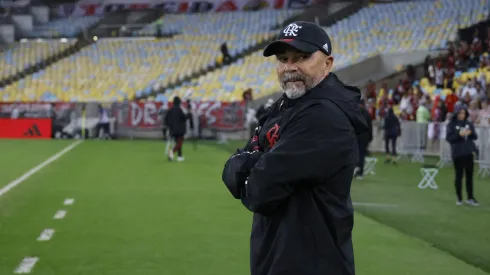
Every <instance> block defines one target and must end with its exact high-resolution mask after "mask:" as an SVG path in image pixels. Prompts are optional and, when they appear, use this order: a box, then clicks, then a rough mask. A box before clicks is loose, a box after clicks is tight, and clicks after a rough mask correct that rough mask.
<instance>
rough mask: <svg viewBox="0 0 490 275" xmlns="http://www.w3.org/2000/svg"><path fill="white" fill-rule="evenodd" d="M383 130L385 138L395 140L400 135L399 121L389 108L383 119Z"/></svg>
mask: <svg viewBox="0 0 490 275" xmlns="http://www.w3.org/2000/svg"><path fill="white" fill-rule="evenodd" d="M383 128H384V130H385V138H395V137H397V136H399V135H400V134H401V127H400V120H399V119H398V118H397V117H396V115H395V113H394V112H393V109H391V108H390V109H389V110H388V114H387V115H386V117H385V119H384V124H383Z"/></svg>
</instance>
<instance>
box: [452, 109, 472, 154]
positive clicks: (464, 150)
mask: <svg viewBox="0 0 490 275" xmlns="http://www.w3.org/2000/svg"><path fill="white" fill-rule="evenodd" d="M461 109H464V110H465V112H466V117H465V120H458V112H459V111H460V110H461ZM467 118H468V110H466V108H464V107H459V108H457V109H456V110H455V112H454V115H453V118H452V120H451V121H450V122H449V124H448V125H447V126H446V140H447V141H448V142H449V143H450V144H451V155H452V157H453V159H454V158H457V157H464V156H469V155H472V154H473V152H475V151H476V146H475V143H474V142H473V141H474V140H476V139H477V138H478V136H477V135H476V132H475V126H473V123H471V122H470V121H468V120H467ZM464 128H467V129H469V130H470V131H471V134H470V135H469V136H468V137H466V138H465V137H462V136H460V135H459V131H460V130H462V129H464Z"/></svg>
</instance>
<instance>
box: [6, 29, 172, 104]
mask: <svg viewBox="0 0 490 275" xmlns="http://www.w3.org/2000/svg"><path fill="white" fill-rule="evenodd" d="M172 45H173V44H172V42H171V41H170V40H167V39H163V40H155V39H144V40H140V39H138V40H112V39H108V40H106V39H101V40H99V41H98V43H94V44H92V45H90V46H88V47H85V48H83V49H82V50H81V51H79V52H78V53H76V54H74V55H72V56H70V57H69V58H65V59H62V60H60V61H59V62H57V63H55V64H53V65H52V66H50V67H48V68H46V69H45V70H42V71H40V72H37V73H35V74H33V75H30V76H28V77H26V78H25V79H23V80H20V81H19V82H17V83H15V84H13V85H11V86H8V87H7V88H6V89H5V92H6V93H7V95H9V96H10V97H12V96H13V97H14V98H11V99H16V100H19V99H20V100H23V98H35V99H38V100H63V101H82V100H83V101H95V100H101V101H114V100H123V99H125V98H131V97H133V96H134V93H135V92H136V91H137V90H140V89H144V88H145V87H147V86H148V83H149V82H150V81H152V80H154V79H156V78H157V77H158V76H159V75H161V74H164V75H170V73H171V72H172V71H173V69H172V67H174V66H177V62H176V61H177V59H171V58H166V57H168V54H169V53H171V52H173V51H175V50H176V49H175V48H173V47H172ZM164 58H166V59H165V62H162V60H164ZM22 87H24V89H23V88H22ZM21 90H24V92H23V93H21V94H20V93H17V94H16V93H15V92H14V91H21Z"/></svg>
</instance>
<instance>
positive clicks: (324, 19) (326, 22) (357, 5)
mask: <svg viewBox="0 0 490 275" xmlns="http://www.w3.org/2000/svg"><path fill="white" fill-rule="evenodd" d="M363 6H364V2H363V1H358V2H356V1H354V2H353V3H352V4H350V5H348V6H346V7H344V8H342V9H340V10H338V11H336V12H335V13H333V14H329V13H328V12H325V10H326V9H327V8H326V7H318V6H315V7H311V8H309V9H308V10H306V11H305V12H303V13H300V14H298V15H296V16H293V17H291V18H289V19H287V20H286V21H284V22H283V23H282V24H278V25H276V26H274V27H272V28H271V30H278V29H280V28H282V27H284V26H285V25H287V24H290V23H292V22H295V21H301V20H302V21H313V20H311V18H315V17H317V18H318V20H319V21H320V22H321V24H322V25H323V26H330V25H333V24H335V22H337V21H339V20H341V19H343V18H345V17H347V16H350V15H351V14H354V13H356V12H357V11H359V10H360V9H362V8H363ZM318 10H320V11H323V14H318ZM317 14H318V15H317ZM275 38H276V35H272V36H271V37H270V38H269V39H267V40H266V41H263V42H261V43H257V44H255V45H252V46H250V47H248V48H246V49H245V50H243V51H242V52H240V53H238V54H236V55H233V56H232V58H231V61H230V62H229V63H228V64H224V63H218V62H216V63H214V64H212V65H209V66H207V67H205V68H202V69H199V70H197V71H195V72H193V73H192V74H190V75H188V76H186V77H184V78H181V79H179V80H177V81H175V82H173V83H171V84H169V85H167V86H165V87H162V88H160V89H158V90H153V91H152V92H151V93H150V94H146V95H141V96H139V97H137V98H136V99H138V100H143V99H145V98H149V97H154V96H156V95H157V94H161V93H165V90H167V89H173V88H175V87H179V86H181V85H183V84H184V83H186V82H189V81H193V80H195V79H197V78H199V77H201V76H204V75H206V74H208V73H210V72H213V71H216V70H220V69H223V68H224V67H226V66H228V65H230V64H233V63H235V62H237V61H238V60H240V59H242V58H244V57H246V56H248V55H251V54H253V53H254V52H257V51H259V50H260V49H263V48H264V47H265V46H267V44H269V43H270V42H272V41H274V40H275Z"/></svg>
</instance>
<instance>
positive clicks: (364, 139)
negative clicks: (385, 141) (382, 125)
mask: <svg viewBox="0 0 490 275" xmlns="http://www.w3.org/2000/svg"><path fill="white" fill-rule="evenodd" d="M361 114H362V117H363V118H364V120H365V121H366V123H367V126H368V131H367V132H365V133H362V134H361V135H359V143H362V144H364V145H368V144H369V143H370V142H371V141H372V140H373V122H372V120H371V116H370V115H369V112H368V111H367V110H366V108H364V107H361Z"/></svg>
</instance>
